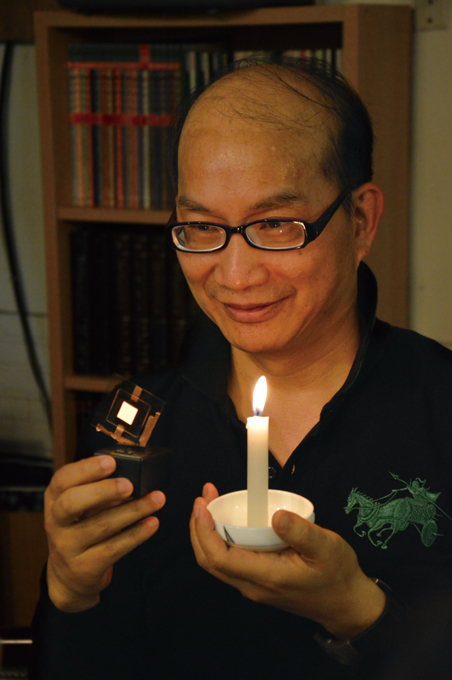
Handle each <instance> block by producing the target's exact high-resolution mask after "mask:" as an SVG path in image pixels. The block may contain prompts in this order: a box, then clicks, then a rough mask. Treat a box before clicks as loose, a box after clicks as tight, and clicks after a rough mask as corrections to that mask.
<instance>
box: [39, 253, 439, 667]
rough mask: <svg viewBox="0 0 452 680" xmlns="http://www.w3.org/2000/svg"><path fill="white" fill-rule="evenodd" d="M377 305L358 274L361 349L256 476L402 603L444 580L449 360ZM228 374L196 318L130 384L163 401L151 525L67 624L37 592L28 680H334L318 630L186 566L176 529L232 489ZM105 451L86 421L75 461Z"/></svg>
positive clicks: (238, 428) (185, 538)
mask: <svg viewBox="0 0 452 680" xmlns="http://www.w3.org/2000/svg"><path fill="white" fill-rule="evenodd" d="M376 298H377V291H376V283H375V279H374V277H373V275H372V273H371V272H370V270H369V269H368V268H367V267H366V266H365V265H361V267H360V269H359V310H360V323H361V345H360V348H359V351H358V354H357V356H356V359H355V361H354V364H353V366H352V369H351V371H350V374H349V376H348V378H347V380H346V382H345V384H344V386H343V387H342V388H341V390H339V392H338V393H337V394H336V395H335V396H334V397H333V398H332V399H331V401H330V402H329V403H328V404H326V405H325V407H324V408H323V410H322V413H321V416H320V420H319V422H318V424H317V425H316V426H315V427H314V428H313V429H312V430H311V432H309V434H308V435H307V436H306V437H305V438H304V439H303V441H302V442H301V443H300V444H299V445H298V446H297V448H296V449H295V451H294V452H293V453H292V455H291V457H290V458H289V460H288V461H287V463H286V464H285V466H284V467H283V468H281V466H280V465H279V464H278V462H277V461H276V459H275V458H273V456H272V455H271V454H270V461H269V478H270V487H271V488H278V489H285V490H287V491H293V492H295V493H299V494H301V495H303V496H306V497H307V498H309V499H310V500H311V501H312V502H313V503H314V506H315V513H316V522H317V523H318V524H319V525H320V526H323V527H326V528H328V529H330V530H332V531H335V532H337V533H338V534H340V535H341V536H342V537H343V538H344V539H345V540H346V541H348V542H349V543H350V545H351V546H352V547H353V548H354V550H355V551H356V553H357V555H358V559H359V562H360V565H361V567H362V569H363V571H364V572H365V573H366V574H368V575H369V576H374V577H378V578H380V579H381V580H383V581H384V582H386V583H387V584H388V585H389V586H390V587H391V588H392V590H393V592H394V595H395V597H396V598H397V599H398V600H400V601H401V602H409V601H410V600H411V599H412V598H413V597H415V596H416V595H417V594H418V593H419V592H421V591H424V590H425V589H427V588H430V587H431V586H435V587H436V586H437V587H439V586H440V585H441V583H442V582H443V580H446V579H447V575H448V573H452V570H451V567H452V521H451V517H452V502H451V501H452V498H451V491H452V469H451V442H452V424H451V423H452V419H451V417H450V412H451V408H452V352H450V351H449V350H447V349H445V348H444V347H442V346H441V345H439V344H438V343H435V342H434V341H432V340H429V339H427V338H424V337H422V336H420V335H418V334H416V333H414V332H411V331H406V330H401V329H397V328H393V327H391V326H389V325H388V324H386V323H383V322H381V321H378V320H377V321H375V318H374V316H375V308H376ZM229 364H230V347H229V344H228V343H227V342H226V340H225V339H224V337H223V336H222V335H221V333H220V331H219V329H218V328H217V327H216V326H215V325H214V324H213V323H212V322H211V321H209V320H208V319H207V317H205V316H204V315H200V317H199V318H198V319H197V320H196V322H195V323H194V325H193V327H192V328H191V330H190V332H189V334H188V336H187V339H186V342H185V346H184V349H183V352H182V355H181V358H180V362H179V364H178V365H177V366H176V367H173V368H170V369H167V370H164V371H161V372H158V373H153V374H151V375H146V376H140V377H139V378H137V379H136V382H137V383H138V384H139V385H141V386H142V387H143V388H145V389H146V390H149V391H150V392H152V393H153V394H155V395H156V396H158V397H160V398H161V399H164V400H165V402H166V405H165V408H164V410H163V413H162V416H161V417H160V420H159V421H158V424H157V426H156V429H155V431H154V433H153V435H152V443H154V444H155V445H164V446H169V447H171V448H172V450H173V469H172V475H171V481H170V484H169V486H168V488H167V489H165V492H166V494H167V503H166V505H165V507H164V508H163V509H162V510H161V511H160V513H159V517H160V529H159V531H158V532H157V534H156V535H155V536H154V537H153V538H151V539H150V540H149V541H148V542H147V543H146V544H144V545H142V546H140V547H139V548H137V549H136V550H134V551H133V552H132V553H131V554H129V555H128V556H126V557H125V558H123V559H122V560H120V561H119V562H118V563H117V564H116V565H115V567H114V572H113V579H112V583H111V585H110V586H109V587H108V588H107V589H106V590H105V591H104V592H103V593H102V594H101V603H100V604H99V605H98V606H97V607H95V608H94V609H92V610H90V611H88V612H83V613H79V614H65V613H63V612H60V611H59V610H57V609H56V608H55V607H54V606H53V605H52V604H51V602H50V601H49V599H48V597H47V595H46V593H45V592H44V593H43V595H42V598H41V602H40V604H39V607H38V610H37V614H36V617H35V624H34V625H35V631H36V632H35V638H36V645H35V647H36V652H37V655H36V659H37V666H38V667H39V668H40V670H39V671H36V670H35V674H34V675H33V677H36V678H42V679H43V680H44V679H45V680H63V679H64V680H70V679H72V678H74V680H75V679H77V680H81V678H83V679H84V680H87V679H89V678H93V679H94V678H96V679H97V680H100V679H102V680H103V679H104V678H105V680H107V679H108V680H116V679H118V680H119V679H121V680H123V679H124V678H133V679H136V680H144V679H148V678H169V679H172V680H173V679H174V680H179V679H180V680H182V679H186V678H197V679H198V680H201V679H203V678H209V679H210V678H215V680H242V678H243V680H245V679H246V680H249V678H253V680H254V678H256V679H258V678H259V679H265V680H266V679H270V678H271V679H272V680H274V678H276V677H281V678H284V679H285V680H295V679H296V680H298V679H300V678H304V679H306V680H320V678H322V679H323V678H325V679H326V678H328V680H330V679H334V678H341V677H343V676H345V677H348V675H349V671H348V670H347V669H344V668H343V667H342V666H340V665H338V664H336V663H335V662H333V661H332V660H331V659H330V658H329V657H328V656H327V655H326V654H325V652H324V651H323V650H322V649H321V648H320V647H319V646H318V645H317V643H316V642H315V641H314V640H313V635H314V633H315V632H316V631H318V630H319V626H317V624H314V623H313V622H311V621H309V620H307V619H304V618H302V617H297V616H295V615H293V614H289V613H286V612H283V611H280V610H278V609H275V608H273V607H270V606H268V605H264V604H256V603H253V602H251V601H248V600H247V599H245V598H244V597H243V596H242V595H241V594H240V593H239V592H238V591H236V590H235V589H234V588H232V587H230V586H227V585H225V584H224V583H222V582H220V581H218V580H217V579H215V578H214V577H213V576H211V575H209V574H207V573H206V572H204V571H203V570H202V569H201V568H200V567H198V565H197V563H196V561H195V558H194V555H193V550H192V548H191V544H190V539H189V530H188V523H189V517H190V514H191V510H192V506H193V501H194V499H195V497H196V496H198V495H200V494H201V491H202V487H203V484H204V483H205V482H212V483H213V484H215V486H216V487H217V488H218V491H219V493H220V494H225V493H228V492H231V491H235V490H238V489H244V488H245V487H246V459H247V457H246V429H245V425H244V423H242V422H240V421H239V420H238V418H237V416H236V413H235V409H234V406H233V404H232V402H231V400H230V399H229V397H228V395H227V378H228V371H229ZM297 417H299V418H302V417H303V414H302V413H300V414H298V416H297ZM110 444H111V439H109V438H108V437H106V436H105V435H103V434H101V433H98V432H96V431H95V429H94V428H93V427H90V428H88V430H87V431H86V432H85V433H84V435H83V437H82V439H81V441H80V444H79V457H85V456H88V455H91V454H92V453H93V451H95V450H96V449H99V448H103V447H104V446H108V445H110ZM383 639H384V637H383ZM376 644H377V643H376ZM378 644H379V645H381V644H382V638H381V636H380V639H379V640H378ZM390 644H391V640H390V639H388V640H385V642H384V646H385V647H387V646H389V645H390ZM377 651H378V650H377ZM381 651H382V652H383V651H384V650H381Z"/></svg>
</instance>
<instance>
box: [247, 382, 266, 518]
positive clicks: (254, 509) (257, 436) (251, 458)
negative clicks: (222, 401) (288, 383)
mask: <svg viewBox="0 0 452 680" xmlns="http://www.w3.org/2000/svg"><path fill="white" fill-rule="evenodd" d="M266 398H267V381H266V379H265V376H262V377H261V378H259V380H258V381H257V383H256V387H255V388H254V394H253V413H254V416H253V417H252V418H247V422H246V429H247V430H248V483H247V486H248V526H249V527H266V526H268V418H263V417H262V413H263V411H264V406H265V400H266Z"/></svg>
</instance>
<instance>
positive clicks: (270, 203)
mask: <svg viewBox="0 0 452 680" xmlns="http://www.w3.org/2000/svg"><path fill="white" fill-rule="evenodd" d="M305 200H306V196H305V195H304V194H303V193H302V192H300V191H290V190H288V189H282V190H281V191H276V192H275V193H274V194H272V195H271V196H268V197H267V198H264V199H262V200H261V201H257V203H254V205H252V206H251V209H252V210H267V209H270V208H278V207H279V206H284V205H292V204H293V203H300V202H303V201H305Z"/></svg>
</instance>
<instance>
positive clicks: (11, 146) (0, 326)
mask: <svg viewBox="0 0 452 680" xmlns="http://www.w3.org/2000/svg"><path fill="white" fill-rule="evenodd" d="M3 53H4V49H3V46H1V53H0V58H1V59H3ZM8 118H9V134H8V157H9V171H10V181H11V189H12V192H11V203H12V209H13V220H14V223H13V226H14V232H15V236H16V245H17V248H18V251H19V258H20V267H21V270H22V275H23V279H24V287H25V295H26V301H27V308H28V310H29V319H30V324H31V328H32V333H33V336H34V339H35V342H36V345H37V350H38V353H39V358H40V361H41V364H42V367H43V372H44V375H45V377H46V380H47V383H48V375H49V369H48V348H47V305H46V287H45V260H44V226H43V216H42V199H41V171H40V160H39V132H38V107H37V93H36V73H35V53H34V47H33V46H32V45H19V46H17V47H15V49H14V60H13V77H12V91H11V99H10V109H9V115H8ZM14 451H17V452H19V453H24V454H28V455H44V456H51V453H52V445H51V437H50V432H49V428H48V425H47V421H46V418H45V414H44V410H43V408H42V405H41V401H40V396H39V392H38V389H37V387H36V385H35V382H34V379H33V376H32V373H31V369H30V367H29V363H28V358H27V354H26V350H25V344H24V341H23V333H22V330H21V325H20V322H19V318H18V315H17V310H16V303H15V300H14V296H13V289H12V285H11V280H10V276H9V273H8V267H7V262H6V256H5V249H4V240H3V233H2V235H1V238H0V453H8V452H14Z"/></svg>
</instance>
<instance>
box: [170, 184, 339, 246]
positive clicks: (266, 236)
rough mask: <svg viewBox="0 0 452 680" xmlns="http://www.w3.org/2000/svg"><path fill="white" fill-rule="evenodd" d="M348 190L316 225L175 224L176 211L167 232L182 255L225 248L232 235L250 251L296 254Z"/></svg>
mask: <svg viewBox="0 0 452 680" xmlns="http://www.w3.org/2000/svg"><path fill="white" fill-rule="evenodd" d="M350 191H351V189H349V188H347V189H344V191H342V193H341V194H339V196H338V197H337V198H336V200H335V201H334V203H333V204H332V205H330V206H329V208H327V209H326V210H325V212H324V213H323V214H322V215H321V216H320V217H319V219H318V220H316V221H315V222H304V221H301V220H288V219H269V220H257V221H256V222H249V223H248V224H242V225H241V226H240V227H228V226H227V225H224V224H215V223H212V222H175V221H174V220H175V218H176V209H174V211H173V214H172V215H171V217H170V220H169V222H168V225H167V226H166V231H167V233H168V235H169V238H170V240H171V243H172V244H173V246H174V247H175V248H176V249H177V250H180V251H182V252H184V253H212V252H214V251H216V250H222V249H223V248H226V246H227V245H228V243H229V241H230V240H231V236H232V235H233V234H241V235H242V236H243V238H244V239H245V241H246V242H247V243H248V245H250V246H251V247H252V248H260V249H261V250H297V249H299V248H305V247H306V246H307V245H308V243H312V241H314V240H315V239H316V238H317V237H318V236H320V234H321V233H322V231H323V230H324V229H325V227H326V225H327V224H328V222H329V221H330V220H331V218H332V217H333V215H334V213H335V212H336V210H338V208H339V207H340V206H341V205H342V203H343V202H344V200H345V198H346V197H347V195H348V194H349V193H350Z"/></svg>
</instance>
